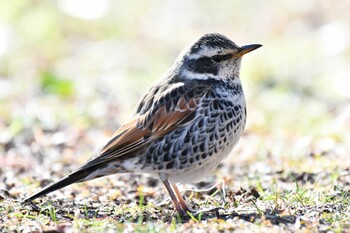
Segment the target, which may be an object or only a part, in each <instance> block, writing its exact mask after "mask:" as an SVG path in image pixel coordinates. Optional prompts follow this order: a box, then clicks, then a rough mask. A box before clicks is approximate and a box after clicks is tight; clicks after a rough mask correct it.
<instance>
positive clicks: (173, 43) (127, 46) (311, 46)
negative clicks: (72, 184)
mask: <svg viewBox="0 0 350 233" xmlns="http://www.w3.org/2000/svg"><path fill="white" fill-rule="evenodd" d="M349 12H350V1H349V0H344V1H326V0H309V1H302V0H297V1H287V0H278V1H277V0H271V1H253V0H246V1H230V0H222V1H209V0H201V1H199V0H197V1H195V0H193V1H181V0H180V1H178V0H168V1H160V0H150V1H112V0H89V1H86V0H58V1H37V0H29V1H22V0H11V1H4V0H1V1H0V165H1V166H0V167H1V168H0V174H1V173H3V175H4V173H5V172H6V174H5V177H6V179H7V188H8V186H11V182H9V180H10V178H13V179H14V178H15V177H17V176H18V175H21V174H22V176H25V175H23V173H19V172H18V171H29V170H30V171H33V172H34V173H35V174H36V176H41V177H48V178H49V177H50V172H49V171H46V169H45V168H44V166H45V165H46V166H47V167H50V168H51V169H53V171H60V173H61V174H62V171H61V170H62V169H63V170H64V171H65V172H68V171H70V170H71V168H67V167H66V166H62V164H65V163H66V164H74V167H75V168H76V167H78V166H79V164H81V163H82V162H84V161H85V160H86V159H87V158H88V157H89V156H90V155H91V152H92V151H94V150H96V149H97V148H98V147H99V146H101V145H102V143H104V142H105V140H106V139H107V138H108V137H109V136H110V135H111V134H112V132H113V130H115V129H116V128H117V127H118V126H119V125H120V124H122V123H123V122H124V121H126V120H127V119H129V117H130V116H131V115H132V114H133V112H134V111H135V106H136V104H137V102H138V100H139V98H140V97H141V96H142V94H143V93H144V92H145V91H146V90H147V89H148V87H149V86H150V85H151V84H152V83H153V82H155V81H156V80H157V79H158V78H159V77H160V76H161V74H162V73H163V72H165V71H166V70H167V69H168V68H169V67H170V66H171V64H172V63H173V61H174V60H175V58H176V57H177V55H178V54H179V52H180V51H181V50H182V49H183V48H184V47H185V46H186V45H187V44H188V43H190V42H192V41H194V40H195V39H197V38H198V37H200V36H201V35H203V34H205V33H210V32H217V33H221V34H224V35H226V36H228V37H229V38H231V39H232V40H233V41H235V42H236V43H237V44H239V45H244V44H250V43H259V44H263V47H262V48H260V49H259V50H256V51H254V52H253V53H251V54H249V55H247V56H245V57H244V59H243V63H242V72H241V78H242V82H243V85H244V89H245V92H246V97H247V102H248V123H247V129H246V133H245V135H244V137H243V138H242V139H241V141H240V143H239V146H238V148H236V150H235V151H234V153H233V154H232V156H231V157H229V159H228V160H227V161H228V163H231V164H236V163H237V162H239V163H240V164H249V166H250V169H251V170H252V171H258V172H259V171H263V172H269V171H270V170H271V167H273V169H274V170H285V169H289V170H293V169H294V170H295V169H296V170H300V171H308V172H309V171H310V172H311V171H312V172H317V171H320V170H324V169H330V170H332V169H338V168H342V169H344V168H349V167H350V160H349V159H348V157H349V153H350V69H349V65H350V64H349V61H350V43H349V39H350V33H349V28H350V15H349ZM325 157H326V159H324V158H325ZM329 161H333V163H330V162H329ZM14 168H16V169H14ZM18 168H21V169H18ZM15 171H16V172H15ZM3 177H4V176H3ZM22 178H23V177H22Z"/></svg>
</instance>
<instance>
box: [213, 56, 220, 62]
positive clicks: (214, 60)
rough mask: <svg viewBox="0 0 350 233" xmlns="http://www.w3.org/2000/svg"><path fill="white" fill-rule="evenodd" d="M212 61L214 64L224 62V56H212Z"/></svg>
mask: <svg viewBox="0 0 350 233" xmlns="http://www.w3.org/2000/svg"><path fill="white" fill-rule="evenodd" d="M211 60H212V61H213V62H221V61H222V56H220V55H215V56H212V57H211Z"/></svg>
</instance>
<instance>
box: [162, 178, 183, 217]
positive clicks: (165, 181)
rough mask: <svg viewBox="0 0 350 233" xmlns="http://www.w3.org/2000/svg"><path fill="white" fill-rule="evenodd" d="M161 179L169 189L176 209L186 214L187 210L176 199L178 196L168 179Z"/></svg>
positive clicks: (181, 214) (181, 213)
mask: <svg viewBox="0 0 350 233" xmlns="http://www.w3.org/2000/svg"><path fill="white" fill-rule="evenodd" d="M161 181H162V182H163V184H164V186H165V188H166V189H167V191H168V193H169V195H170V198H171V200H172V201H173V203H174V206H175V209H176V211H177V212H178V213H179V214H180V216H186V215H187V213H186V210H184V209H182V205H181V204H180V203H179V201H178V200H177V199H176V196H175V194H174V191H173V190H172V189H171V186H170V184H169V181H168V179H164V180H163V179H161Z"/></svg>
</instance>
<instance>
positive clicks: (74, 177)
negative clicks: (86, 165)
mask: <svg viewBox="0 0 350 233" xmlns="http://www.w3.org/2000/svg"><path fill="white" fill-rule="evenodd" d="M89 174H91V169H83V170H78V171H76V172H73V173H72V174H70V175H69V176H67V177H65V178H63V179H61V180H59V181H57V182H56V183H54V184H51V185H49V186H47V187H45V188H44V189H42V190H41V191H39V192H37V193H36V194H34V195H32V196H30V197H28V198H26V199H25V200H24V201H23V203H25V202H28V201H33V200H34V199H36V198H38V197H41V196H43V195H45V194H48V193H51V192H53V191H56V190H58V189H61V188H64V187H66V186H68V185H70V184H73V183H76V182H80V181H84V178H86V177H87V176H88V175H89Z"/></svg>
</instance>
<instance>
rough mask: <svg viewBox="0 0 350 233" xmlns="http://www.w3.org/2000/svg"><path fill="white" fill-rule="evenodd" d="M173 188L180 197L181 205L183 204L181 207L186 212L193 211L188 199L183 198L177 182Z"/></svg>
mask: <svg viewBox="0 0 350 233" xmlns="http://www.w3.org/2000/svg"><path fill="white" fill-rule="evenodd" d="M172 186H173V189H174V191H175V193H176V196H177V198H178V200H179V201H180V205H181V208H182V209H183V210H184V211H185V212H193V210H192V209H190V208H189V207H188V206H187V205H186V201H185V200H184V199H183V197H182V195H181V193H180V191H179V189H178V188H177V186H176V184H173V185H172Z"/></svg>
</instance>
